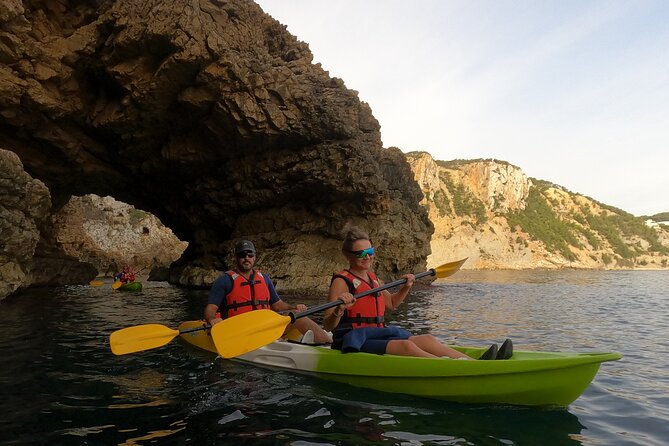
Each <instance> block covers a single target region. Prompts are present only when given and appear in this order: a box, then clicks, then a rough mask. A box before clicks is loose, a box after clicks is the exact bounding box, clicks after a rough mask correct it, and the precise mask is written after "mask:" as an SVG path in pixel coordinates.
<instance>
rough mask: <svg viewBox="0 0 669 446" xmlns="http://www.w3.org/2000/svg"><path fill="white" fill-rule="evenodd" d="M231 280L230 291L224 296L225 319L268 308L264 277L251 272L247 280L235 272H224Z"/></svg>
mask: <svg viewBox="0 0 669 446" xmlns="http://www.w3.org/2000/svg"><path fill="white" fill-rule="evenodd" d="M226 274H227V275H229V276H230V278H231V279H232V291H230V292H229V293H228V294H227V295H226V296H225V303H226V311H227V313H226V317H231V316H236V315H238V314H242V313H246V312H247V311H252V310H260V309H264V308H269V288H268V287H267V283H266V282H265V276H263V275H262V274H260V271H258V270H252V271H251V275H250V276H249V279H248V280H246V277H244V276H242V275H241V274H239V273H237V272H235V271H226Z"/></svg>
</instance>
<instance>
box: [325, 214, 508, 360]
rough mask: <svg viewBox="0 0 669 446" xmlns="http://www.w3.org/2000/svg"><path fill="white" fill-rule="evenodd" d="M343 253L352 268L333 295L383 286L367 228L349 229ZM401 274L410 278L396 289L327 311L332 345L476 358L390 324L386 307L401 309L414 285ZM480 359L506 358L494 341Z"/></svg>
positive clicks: (339, 276)
mask: <svg viewBox="0 0 669 446" xmlns="http://www.w3.org/2000/svg"><path fill="white" fill-rule="evenodd" d="M342 252H343V254H344V257H345V258H346V260H347V261H348V265H349V267H348V269H346V270H343V271H340V272H339V273H336V274H335V275H334V276H333V277H332V281H331V283H330V293H329V295H328V300H330V301H334V300H337V299H339V298H340V296H341V295H342V293H346V292H347V291H348V292H349V293H350V294H356V293H361V292H363V291H367V290H370V289H373V288H377V287H379V286H380V285H382V283H381V281H380V280H379V279H378V278H377V277H376V275H375V274H374V272H373V271H372V266H373V263H374V248H373V247H372V242H371V240H370V238H369V235H367V233H366V232H364V231H363V230H361V229H359V228H356V227H351V226H347V227H346V228H344V243H343V246H342ZM402 277H403V278H405V279H406V280H407V281H406V283H405V284H404V285H402V287H401V288H399V289H398V290H397V292H395V293H393V294H391V293H390V292H388V291H387V290H383V291H380V292H378V293H375V294H372V295H367V296H365V297H361V298H360V299H358V300H356V301H355V303H353V304H352V305H351V304H348V305H346V306H344V305H340V306H338V307H334V308H330V309H328V310H326V311H325V314H324V319H323V325H324V328H325V329H326V330H334V331H333V338H334V339H333V343H332V348H336V349H339V350H342V352H344V353H348V352H358V351H360V352H367V353H375V354H378V355H382V354H385V353H388V354H392V355H400V356H419V357H425V358H434V357H448V358H455V359H473V358H470V357H469V356H467V355H465V354H464V353H460V352H459V351H457V350H454V349H452V348H450V347H447V346H445V345H444V344H442V343H441V342H439V340H438V339H437V338H435V337H434V336H432V335H428V334H424V335H412V334H411V333H409V332H408V331H407V330H404V329H401V328H399V327H387V326H386V325H385V323H384V313H385V310H386V309H395V308H397V307H398V306H399V305H400V304H401V303H402V302H403V301H404V299H405V298H406V296H407V294H408V293H409V290H410V289H411V287H412V286H413V284H414V281H415V276H414V275H413V274H406V275H404V276H402ZM509 348H512V346H511V343H510V341H508V342H505V345H504V346H503V349H505V352H504V355H505V356H506V355H507V354H508V349H509ZM508 356H510V354H508ZM479 359H502V358H498V351H497V346H496V345H493V346H491V348H490V349H489V350H488V351H486V352H485V353H484V354H483V356H482V357H481V358H479Z"/></svg>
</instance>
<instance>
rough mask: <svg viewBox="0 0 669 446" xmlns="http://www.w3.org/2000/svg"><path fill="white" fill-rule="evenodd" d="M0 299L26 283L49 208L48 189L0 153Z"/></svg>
mask: <svg viewBox="0 0 669 446" xmlns="http://www.w3.org/2000/svg"><path fill="white" fill-rule="evenodd" d="M0 12H1V11H0ZM0 203H1V206H0V298H2V297H5V296H7V295H8V294H11V293H13V292H14V291H16V290H17V289H18V288H19V287H20V286H21V285H23V284H24V283H25V282H26V276H27V274H28V273H29V271H30V267H31V265H32V258H33V255H34V254H35V248H36V247H37V243H38V242H39V239H40V227H42V226H43V225H44V223H45V221H46V219H47V218H48V215H49V214H48V211H49V209H50V208H51V197H50V196H49V190H48V189H47V188H46V186H44V183H42V182H41V181H39V180H35V179H34V178H32V177H30V175H28V174H27V173H25V172H24V170H23V165H22V164H21V161H20V160H19V158H18V156H16V154H14V153H12V152H8V151H6V150H0Z"/></svg>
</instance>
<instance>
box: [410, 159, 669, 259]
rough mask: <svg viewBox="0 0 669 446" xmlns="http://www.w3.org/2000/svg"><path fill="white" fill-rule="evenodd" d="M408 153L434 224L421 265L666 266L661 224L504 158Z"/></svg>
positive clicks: (668, 234) (668, 246) (667, 245)
mask: <svg viewBox="0 0 669 446" xmlns="http://www.w3.org/2000/svg"><path fill="white" fill-rule="evenodd" d="M408 159H409V163H410V164H411V168H412V170H413V172H414V175H415V177H416V181H417V182H418V184H419V185H420V187H421V189H422V191H423V193H424V196H425V198H424V200H423V201H422V203H423V206H425V207H426V208H427V209H428V212H429V216H430V220H431V221H432V222H433V224H434V228H435V229H434V234H433V236H432V239H431V248H432V254H431V255H430V256H429V257H428V265H429V266H438V265H440V264H443V263H446V262H449V261H453V260H456V259H460V258H463V257H468V258H469V260H468V261H467V263H465V265H464V266H463V268H476V269H497V268H505V269H525V268H637V269H641V268H648V269H663V268H667V267H668V266H669V231H668V230H666V228H665V227H663V226H662V225H656V226H654V227H651V228H647V227H645V225H644V224H643V223H642V222H641V219H636V220H635V219H634V217H633V216H631V215H629V214H626V213H625V212H624V211H621V210H619V209H615V208H611V207H610V206H606V205H604V204H602V203H598V202H596V201H595V200H593V199H591V198H588V197H584V196H582V195H579V194H575V193H572V192H569V191H567V190H565V189H564V188H561V187H559V186H557V185H554V184H551V183H547V182H545V181H543V182H542V181H541V180H534V181H532V180H530V179H528V178H527V177H526V176H525V174H524V173H523V172H522V170H521V169H520V168H518V167H516V166H513V165H511V164H509V163H506V162H502V161H496V160H455V161H435V160H434V159H433V158H432V156H430V155H429V154H428V153H425V152H413V153H411V154H409V155H408ZM535 182H536V183H537V184H535ZM532 194H534V195H533V196H532ZM525 212H526V213H525ZM514 214H515V215H514ZM518 215H521V216H520V217H519V216H518ZM514 222H515V223H514ZM518 222H521V223H522V224H518Z"/></svg>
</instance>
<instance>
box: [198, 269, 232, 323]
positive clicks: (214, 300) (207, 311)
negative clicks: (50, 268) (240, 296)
mask: <svg viewBox="0 0 669 446" xmlns="http://www.w3.org/2000/svg"><path fill="white" fill-rule="evenodd" d="M230 291H232V279H231V278H230V276H228V275H227V274H223V275H222V276H221V277H219V278H218V279H216V281H215V282H214V283H213V285H212V286H211V290H210V291H209V301H208V302H207V306H206V307H205V308H204V320H206V321H207V322H208V323H209V324H210V325H214V324H217V323H219V322H221V320H222V319H221V318H219V317H216V312H218V309H219V308H220V306H221V303H223V301H224V300H225V296H227V295H228V293H230Z"/></svg>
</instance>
